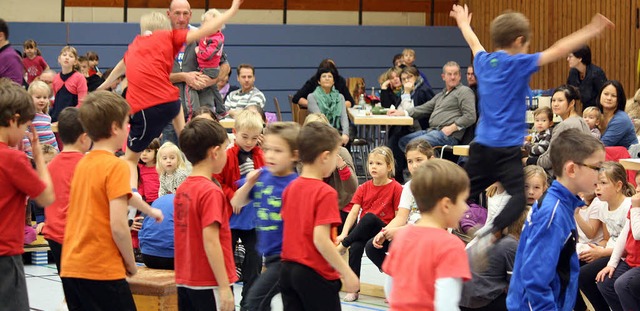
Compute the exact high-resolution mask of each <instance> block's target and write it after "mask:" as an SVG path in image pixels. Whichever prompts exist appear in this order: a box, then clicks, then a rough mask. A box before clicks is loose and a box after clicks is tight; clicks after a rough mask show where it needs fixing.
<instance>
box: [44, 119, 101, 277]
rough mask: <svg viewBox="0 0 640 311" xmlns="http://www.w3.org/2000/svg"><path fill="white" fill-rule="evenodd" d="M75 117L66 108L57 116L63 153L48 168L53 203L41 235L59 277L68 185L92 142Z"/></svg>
mask: <svg viewBox="0 0 640 311" xmlns="http://www.w3.org/2000/svg"><path fill="white" fill-rule="evenodd" d="M78 114H79V111H78V108H76V107H67V108H65V109H64V110H62V112H60V115H58V135H59V136H60V140H61V141H62V143H63V144H64V149H63V150H62V151H61V152H60V154H59V155H58V156H56V157H55V158H54V159H53V160H52V161H51V163H49V165H48V166H47V168H48V169H49V173H50V174H51V180H52V181H53V189H54V191H55V193H56V200H55V201H54V202H53V203H52V204H51V205H49V206H48V207H47V208H45V209H44V216H45V220H46V221H45V225H44V227H43V229H42V233H43V234H44V238H45V239H46V240H47V241H48V242H49V248H51V254H52V255H53V260H54V261H55V263H56V268H57V269H58V274H60V256H62V242H63V241H64V228H65V226H66V223H67V211H68V209H69V192H70V191H71V181H72V180H73V174H74V172H75V169H76V165H77V164H78V162H80V159H82V157H83V156H84V154H85V153H86V152H87V151H89V148H90V147H91V139H90V138H89V136H88V135H87V133H85V132H84V129H83V128H82V124H80V120H78Z"/></svg>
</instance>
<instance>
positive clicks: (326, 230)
mask: <svg viewBox="0 0 640 311" xmlns="http://www.w3.org/2000/svg"><path fill="white" fill-rule="evenodd" d="M340 145H341V138H340V134H339V133H338V131H336V130H335V129H334V128H332V127H331V126H329V125H328V124H324V123H321V122H311V123H309V124H307V125H305V126H304V127H303V128H302V130H301V131H300V135H299V136H298V148H299V157H300V161H301V162H302V164H303V170H302V174H300V177H298V178H297V179H296V180H294V181H293V182H291V184H289V186H288V187H287V188H286V189H285V190H284V192H283V194H282V204H283V205H282V210H281V214H282V220H283V222H284V232H283V241H282V270H281V272H280V289H281V291H282V302H283V303H284V309H285V310H340V297H339V296H338V292H339V291H340V285H341V283H340V277H342V278H343V280H344V283H345V284H344V285H345V290H346V291H348V292H351V293H355V292H357V291H358V288H359V281H358V277H357V276H356V275H355V273H353V271H351V268H349V266H348V265H347V264H346V263H345V262H344V261H343V260H342V258H341V257H340V254H338V251H337V250H336V247H335V244H334V243H333V241H332V240H331V229H332V227H336V226H338V225H339V224H340V223H341V219H340V213H339V207H338V193H337V192H336V190H334V189H333V188H331V186H329V185H327V184H326V183H325V182H324V181H323V179H324V178H327V177H329V176H330V175H331V173H333V171H335V169H336V161H337V154H338V147H339V146H340ZM336 270H337V271H336Z"/></svg>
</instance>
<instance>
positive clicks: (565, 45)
mask: <svg viewBox="0 0 640 311" xmlns="http://www.w3.org/2000/svg"><path fill="white" fill-rule="evenodd" d="M613 26H614V24H613V23H612V22H611V21H610V20H609V19H608V18H606V17H605V16H604V15H602V14H596V15H595V16H593V18H592V19H591V22H590V23H589V24H588V25H586V26H584V27H582V28H581V29H580V30H578V31H576V32H574V33H572V34H570V35H568V36H566V37H564V38H562V39H560V40H558V41H556V43H554V44H553V45H552V46H551V47H549V48H548V49H546V50H544V51H543V52H542V54H541V55H540V59H539V60H538V66H543V65H546V64H548V63H551V62H554V61H556V60H558V59H561V58H564V57H566V56H567V55H569V53H571V52H573V51H574V50H576V49H578V48H579V47H581V46H583V45H585V44H587V42H589V40H591V39H593V38H595V37H597V36H599V35H600V34H601V33H602V32H603V31H604V30H605V29H607V28H613Z"/></svg>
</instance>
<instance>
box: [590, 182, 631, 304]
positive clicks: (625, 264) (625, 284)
mask: <svg viewBox="0 0 640 311" xmlns="http://www.w3.org/2000/svg"><path fill="white" fill-rule="evenodd" d="M639 173H640V171H639ZM636 185H638V186H636V194H635V195H634V196H633V197H631V208H630V209H629V212H628V213H627V219H626V220H625V223H624V227H622V231H620V235H619V236H618V240H616V245H615V246H614V248H613V252H612V253H611V257H610V259H609V263H607V266H606V267H604V269H602V270H600V272H599V273H598V275H597V276H596V281H597V282H598V283H597V284H598V290H599V291H600V293H601V294H602V296H603V297H604V299H605V300H606V301H607V304H608V305H609V306H610V307H611V309H612V310H637V308H638V306H640V299H639V298H638V295H637V293H638V292H640V283H638V277H639V276H640V174H636ZM623 256H626V258H624V260H621V258H622V257H623Z"/></svg>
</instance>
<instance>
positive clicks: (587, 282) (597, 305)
mask: <svg viewBox="0 0 640 311" xmlns="http://www.w3.org/2000/svg"><path fill="white" fill-rule="evenodd" d="M608 262H609V257H604V258H598V259H596V260H594V261H592V262H591V263H588V264H586V265H584V266H582V267H580V276H579V277H578V286H580V290H581V291H582V293H583V294H584V295H585V296H586V297H587V299H589V302H590V303H591V305H592V306H593V308H594V309H595V310H596V311H609V304H607V301H606V300H604V297H602V294H600V291H599V290H598V285H597V284H596V275H598V272H600V270H602V269H603V268H604V267H606V266H607V263H608Z"/></svg>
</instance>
